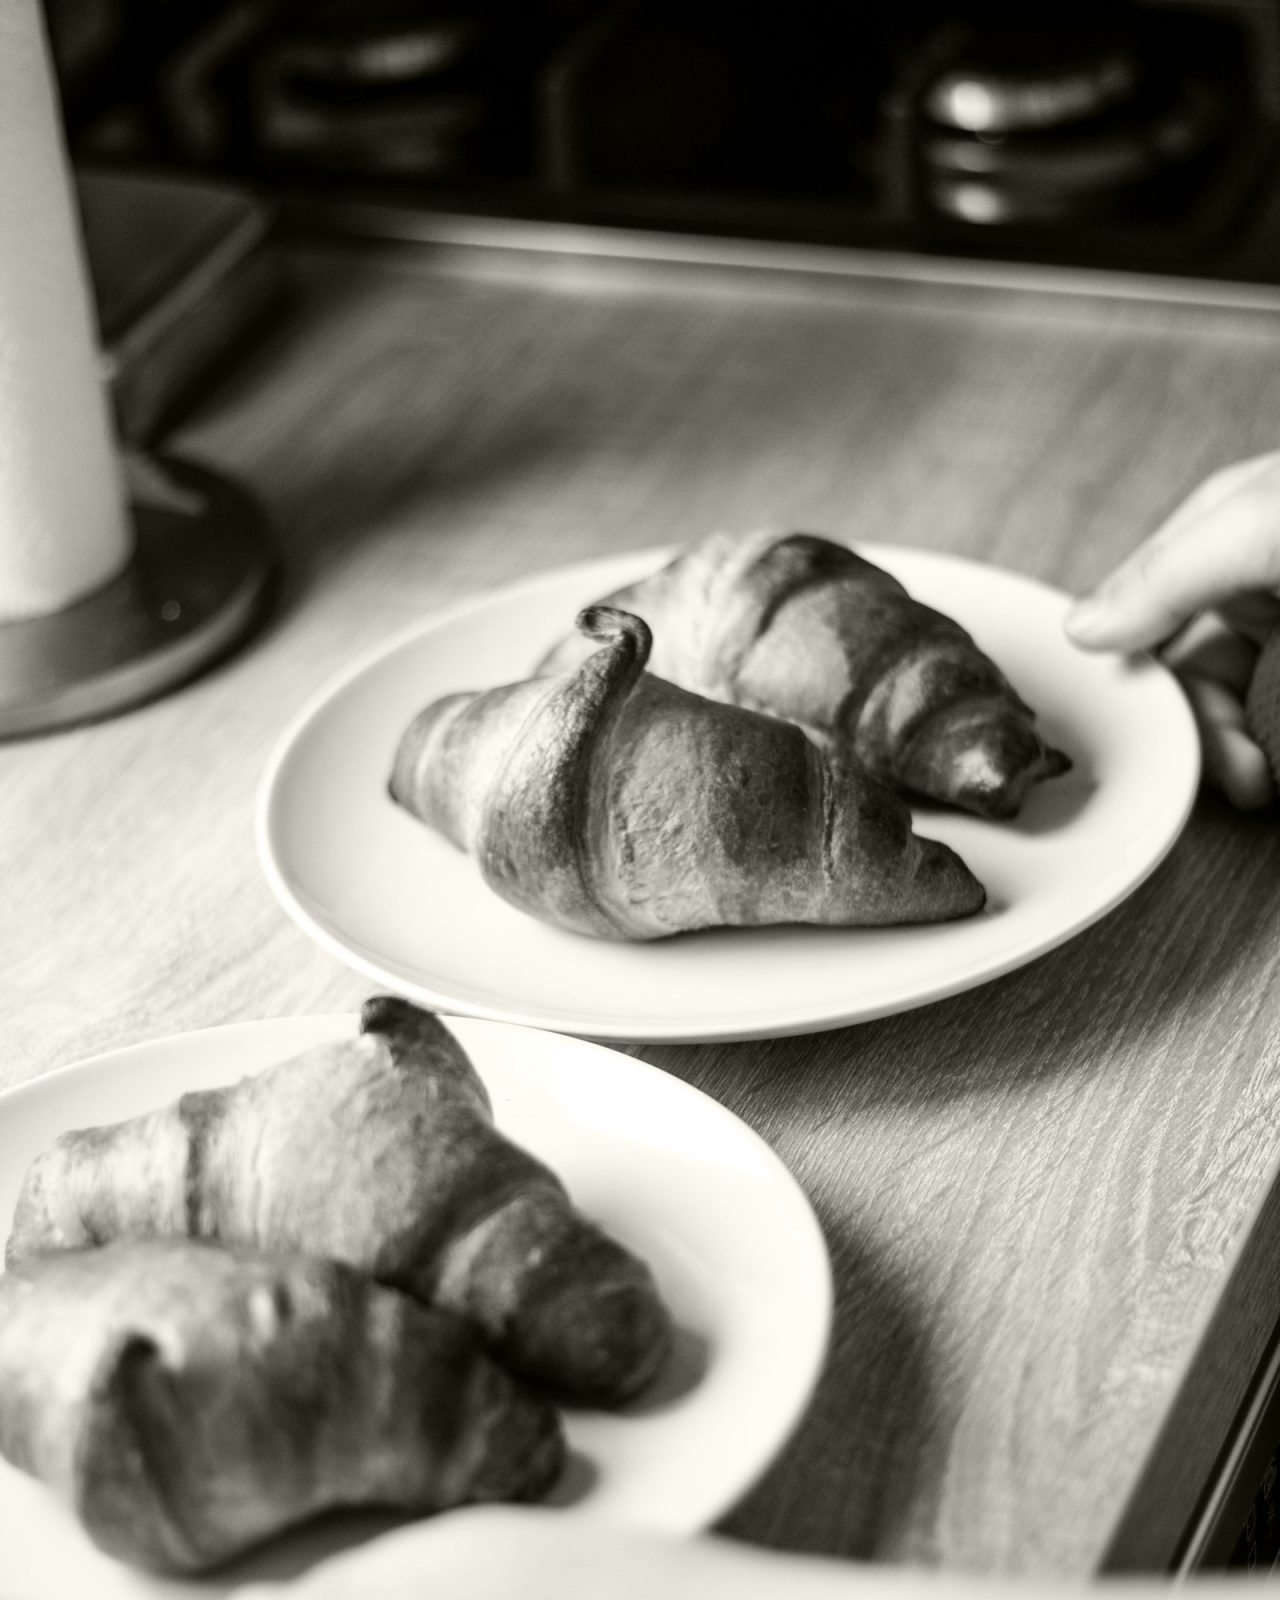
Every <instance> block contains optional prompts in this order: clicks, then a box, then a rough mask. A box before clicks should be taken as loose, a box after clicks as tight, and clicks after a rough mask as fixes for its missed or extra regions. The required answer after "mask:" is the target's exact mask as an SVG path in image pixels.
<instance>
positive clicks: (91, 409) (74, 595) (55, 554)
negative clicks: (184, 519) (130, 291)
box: [0, 0, 132, 621]
mask: <svg viewBox="0 0 1280 1600" xmlns="http://www.w3.org/2000/svg"><path fill="white" fill-rule="evenodd" d="M131 553H132V533H131V531H130V526H129V520H128V517H127V513H126V509H125V498H124V493H123V489H122V486H121V478H120V470H119V462H118V456H117V452H116V448H115V442H114V437H113V433H112V426H111V418H110V412H109V409H108V403H107V396H106V392H105V387H104V383H103V380H102V376H101V373H100V371H99V368H98V348H97V336H96V327H95V319H94V315H93V311H92V308H91V300H90V291H89V280H88V274H87V272H86V269H85V264H84V258H83V252H82V245H81V240H80V229H79V221H78V218H77V215H76V211H75V204H74V200H73V197H72V185H71V176H70V168H69V165H68V162H67V158H66V154H65V150H64V147H63V138H62V125H61V118H60V113H59V108H58V102H57V99H56V90H55V86H54V78H53V68H52V64H51V60H50V55H49V49H48V43H47V40H46V37H45V32H44V23H43V19H42V15H41V10H40V5H39V0H0V621H12V620H14V619H15V618H19V617H32V616H41V615H44V614H46V613H49V612H53V611H60V610H62V609H64V608H65V607H66V606H68V605H69V604H71V603H72V602H73V601H75V600H78V599H80V598H81V597H82V596H84V595H86V594H88V593H90V592H91V591H92V590H94V589H97V588H99V587H101V585H102V584H104V583H106V582H107V581H108V580H110V579H111V578H113V577H115V576H116V575H117V574H118V573H119V572H120V571H121V569H122V568H123V567H124V566H125V565H126V563H127V562H128V559H129V556H130V554H131Z"/></svg>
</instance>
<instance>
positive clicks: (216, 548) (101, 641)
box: [0, 456, 274, 738]
mask: <svg viewBox="0 0 1280 1600" xmlns="http://www.w3.org/2000/svg"><path fill="white" fill-rule="evenodd" d="M156 465H157V469H158V474H159V476H160V477H162V478H163V480H164V482H165V485H166V487H167V489H168V491H169V492H168V493H167V494H166V496H165V498H166V499H167V500H168V502H169V504H167V505H165V506H164V507H161V506H159V505H151V504H147V505H137V504H135V505H134V506H133V508H132V517H133V525H134V534H135V542H134V552H133V556H132V558H131V559H130V562H129V565H128V566H127V567H126V568H125V570H124V571H123V572H122V573H121V574H120V576H119V577H118V578H115V579H113V580H112V582H110V583H109V584H106V585H105V586H104V587H103V588H101V589H98V590H95V592H94V593H93V594H91V595H88V596H86V598H85V599H83V600H78V601H76V602H75V604H74V605H70V606H67V607H66V608H65V609H64V610H62V611H56V612H53V613H51V614H49V615H48V616H43V617H29V618H22V619H20V620H18V621H13V622H0V738H14V737H18V736H21V735H25V734H33V733H44V732H49V731H51V730H52V729H55V728H66V727H71V726H73V725H75V724H77V723H82V722H96V721H98V720H100V719H102V718H104V717H109V716H112V715H114V714H115V713H117V712H120V711H124V710H126V709H128V708H129V707H131V706H136V705H141V704H142V703H143V702H144V701H147V700H152V699H155V698H156V697H157V696H158V695H162V694H164V693H166V692H167V691H168V690H170V689H175V688H177V687H178V685H179V684H182V683H185V682H187V681H188V680H189V679H191V678H193V677H195V676H196V675H197V674H198V673H200V672H202V671H204V670H205V669H206V668H207V667H210V666H212V665H213V664H214V663H215V662H216V661H218V660H219V659H220V658H221V657H223V656H225V655H227V654H228V653H229V652H230V651H231V649H232V648H233V647H234V646H235V645H237V644H238V643H239V642H240V641H241V640H242V639H243V638H244V637H245V635H246V634H248V632H249V631H250V630H251V629H252V628H253V627H254V626H255V625H256V624H257V622H258V621H259V620H260V619H261V617H262V615H263V613H264V611H265V609H266V602H267V597H268V594H269V591H270V586H271V579H272V576H273V570H274V563H273V561H272V557H271V553H270V550H269V547H268V545H267V543H266V540H265V538H264V536H263V531H262V522H261V518H260V516H259V514H258V512H257V509H256V507H255V506H254V504H253V502H252V501H251V500H250V499H249V498H248V496H247V495H246V494H245V493H244V492H243V491H242V490H240V489H238V488H236V487H235V485H233V484H231V483H229V482H228V481H227V480H226V479H225V478H221V477H219V476H218V475H217V474H216V473H213V472H210V471H208V470H207V469H205V468H204V467H197V466H194V465H193V464H192V463H190V462H186V461H180V460H175V459H173V458H171V457H167V456H166V457H163V458H162V459H161V460H159V461H158V462H157V463H156Z"/></svg>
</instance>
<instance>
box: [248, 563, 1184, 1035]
mask: <svg viewBox="0 0 1280 1600" xmlns="http://www.w3.org/2000/svg"><path fill="white" fill-rule="evenodd" d="M837 542H841V543H845V544H847V546H848V547H849V548H850V549H853V550H855V551H856V552H857V553H859V554H862V555H864V556H865V557H866V559H868V560H871V561H874V562H877V564H879V563H880V562H884V561H887V562H890V563H891V562H892V560H893V558H895V557H902V558H904V559H905V560H907V561H908V562H911V561H914V560H917V559H918V560H922V561H924V562H925V563H926V564H937V565H940V566H942V567H943V568H947V567H958V568H962V569H965V570H966V571H967V572H969V573H970V574H972V575H974V576H975V577H977V578H978V579H979V581H981V580H983V579H985V578H988V577H994V578H995V579H996V580H997V581H999V582H1002V583H1013V584H1015V585H1021V586H1026V587H1027V588H1029V589H1032V590H1034V591H1036V592H1037V593H1038V594H1039V595H1040V596H1042V597H1043V598H1044V599H1045V600H1047V601H1049V602H1051V603H1052V604H1054V605H1058V606H1061V607H1062V609H1063V611H1064V612H1065V609H1066V607H1067V605H1068V604H1069V602H1070V596H1069V595H1067V593H1066V592H1065V591H1064V590H1062V589H1060V588H1057V587H1056V586H1055V585H1053V584H1050V583H1047V582H1046V581H1045V580H1044V579H1042V578H1038V577H1035V576H1032V575H1031V574H1028V573H1025V572H1021V571H1018V570H1016V569H1014V568H1009V567H1002V566H999V565H997V564H996V563H994V562H989V561H982V560H978V559H976V558H974V557H972V556H967V555H959V554H955V553H953V552H951V551H943V550H934V549H931V548H929V547H926V546H922V545H908V544H893V543H889V542H886V541H874V540H863V539H842V540H838V541H837ZM681 548H682V546H679V545H672V544H667V545H656V546H645V547H637V548H633V549H629V550H625V551H616V552H611V553H608V554H605V555H602V556H592V557H588V558H586V559H584V560H580V561H573V562H568V563H566V564H564V565H562V566H559V567H555V568H552V569H550V570H540V571H537V572H534V573H531V574H528V575H526V576H525V577H522V578H516V579H513V580H511V581H509V582H505V583H500V584H495V585H493V586H491V587H490V588H488V589H485V590H482V591H480V592H479V593H476V594H471V595H467V596H464V597H463V598H461V599H460V600H456V601H454V602H453V603H451V604H450V605H447V606H445V607H442V608H441V609H439V610H436V611H431V612H429V613H428V614H427V615H425V616H423V617H419V618H417V619H416V620H415V621H414V622H412V623H410V624H408V625H407V626H405V627H404V628H402V629H399V630H397V631H396V633H395V634H393V635H392V636H391V637H390V638H389V639H387V640H384V641H383V642H381V643H379V644H377V645H374V646H371V647H370V648H369V649H367V650H365V651H362V652H361V653H360V654H359V655H357V656H356V657H355V658H354V659H353V660H352V661H350V662H348V663H347V664H346V665H345V666H344V667H342V668H340V669H339V670H338V671H336V672H335V673H333V674H331V676H330V677H329V678H328V679H327V680H326V681H325V682H324V683H323V684H321V685H320V687H319V688H318V689H316V690H314V691H313V692H312V693H311V694H310V695H309V696H308V697H307V698H306V700H305V701H304V703H303V704H302V706H301V707H300V708H299V709H298V710H297V711H296V712H295V714H294V715H293V716H292V717H291V718H290V719H289V721H288V722H287V723H286V724H285V727H284V728H283V730H282V731H281V733H280V734H279V735H278V736H277V739H276V742H275V744H274V745H273V747H272V749H271V751H270V753H269V756H268V759H267V762H266V764H265V766H264V769H263V772H262V774H261V777H260V779H259V783H258V788H257V793H256V796H255V801H254V822H253V832H254V841H255V847H256V853H257V856H258V860H259V864H260V866H261V869H262V871H263V873H264V876H265V877H266V879H267V883H268V885H269V887H270V889H271V892H272V894H273V895H274V896H275V897H276V899H277V901H278V903H279V904H280V905H281V907H282V909H283V910H284V911H285V912H286V914H287V915H288V916H289V917H290V918H291V919H292V920H293V922H294V923H295V924H296V925H297V926H298V927H299V928H301V930H302V931H303V932H304V933H306V934H307V936H308V937H309V938H311V939H312V940H313V941H314V942H316V943H317V944H318V945H319V946H320V947H321V948H322V949H324V950H326V951H327V952H328V953H329V954H330V955H332V956H334V957H335V958H336V959H337V960H339V961H340V962H342V963H343V964H344V965H345V966H348V967H350V968H352V969H353V970H355V971H357V972H359V973H361V974H362V975H363V976H364V977H367V978H369V979H371V980H372V981H374V982H378V983H382V984H385V985H386V986H387V987H389V988H393V989H395V990H396V991H397V992H398V993H400V994H403V995H405V996H406V997H407V998H409V999H412V1000H414V1001H416V1002H417V1003H419V1004H421V1005H424V1006H428V1007H430V1008H431V1009H433V1010H437V1011H440V1012H442V1013H444V1014H446V1015H451V1016H453V1015H456V1016H470V1017H475V1018H478V1019H481V1020H485V1021H493V1022H510V1023H514V1024H516V1025H517V1026H525V1027H533V1028H537V1029H541V1030H545V1031H551V1032H560V1033H565V1034H569V1035H572V1036H574V1037H578V1038H583V1039H588V1040H591V1039H595V1040H606V1041H625V1040H646V1041H651V1042H654V1043H666V1044H696V1043H734V1042H740V1041H746V1040H756V1039H772V1038H787V1037H794V1036H796V1035H799V1034H804V1033H814V1032H826V1031H831V1030H834V1029H838V1028H844V1027H850V1026H856V1025H857V1024H858V1023H861V1022H872V1021H875V1020H877V1019H880V1018H883V1017H887V1016H894V1015H897V1014H900V1013H904V1012H907V1011H912V1010H916V1009H920V1008H922V1007H924V1006H928V1005H933V1004H934V1003H936V1002H938V1001H941V1000H946V999H950V998H952V997H954V996H955V995H958V994H963V993H966V992H968V991H969V990H971V989H975V988H978V987H981V986H982V985H983V984H985V983H988V982H991V981H994V980H995V979H997V978H1001V977H1005V976H1007V975H1008V974H1009V973H1010V972H1014V971H1017V970H1019V969H1020V968H1021V967H1023V966H1026V965H1029V964H1030V963H1031V962H1033V961H1035V960H1038V959H1039V958H1040V957H1041V956H1044V955H1047V954H1049V953H1050V952H1051V951H1052V950H1055V949H1058V948H1059V947H1061V946H1062V945H1063V944H1066V943H1067V942H1068V941H1070V940H1071V939H1073V938H1075V937H1076V936H1077V935H1078V934H1081V933H1083V932H1085V931H1086V930H1087V929H1088V928H1090V927H1092V926H1093V925H1094V924H1095V923H1097V922H1100V921H1101V920H1102V919H1103V918H1104V917H1106V916H1108V915H1109V914H1110V913H1111V912H1112V911H1114V910H1115V909H1116V907H1117V906H1119V905H1121V904H1122V903H1123V902H1124V901H1125V900H1126V899H1128V898H1129V896H1130V895H1132V894H1133V893H1134V892H1135V891H1136V890H1137V889H1138V888H1140V887H1141V886H1142V884H1143V883H1145V882H1146V881H1147V879H1148V878H1150V877H1151V875H1152V874H1153V873H1154V872H1155V871H1156V870H1157V868H1158V867H1159V866H1160V865H1161V863H1162V862H1163V861H1164V860H1165V858H1166V857H1167V856H1168V854H1169V852H1170V851H1171V850H1172V849H1173V847H1174V845H1175V844H1176V843H1177V842H1178V839H1179V838H1180V837H1181V835H1182V833H1183V831H1184V829H1185V827H1186V825H1187V822H1188V820H1189V818H1190V816H1191V812H1192V810H1193V808H1194V805H1195V801H1196V796H1197V793H1198V790H1199V786H1200V780H1201V770H1202V758H1201V750H1200V741H1199V735H1198V732H1197V730H1196V725H1195V719H1194V716H1193V714H1192V711H1191V708H1190V706H1189V704H1188V703H1187V700H1186V696H1185V694H1184V693H1183V692H1182V690H1181V686H1180V685H1179V684H1178V682H1177V679H1176V677H1175V676H1174V674H1173V673H1172V672H1171V671H1170V670H1169V669H1168V667H1166V666H1165V664H1164V663H1163V662H1161V661H1159V660H1158V659H1157V657H1156V656H1155V655H1154V654H1152V653H1151V652H1149V651H1137V652H1133V653H1131V654H1129V655H1127V656H1125V657H1124V658H1123V659H1125V660H1126V661H1127V662H1128V663H1129V665H1130V666H1131V667H1134V668H1136V669H1137V670H1139V671H1142V672H1144V673H1147V674H1149V675H1152V676H1153V678H1154V680H1155V681H1159V682H1163V683H1165V684H1167V686H1168V687H1169V688H1170V689H1171V691H1172V695H1171V698H1170V702H1169V704H1170V707H1171V708H1173V707H1174V706H1175V705H1176V707H1177V708H1178V714H1179V716H1180V721H1181V728H1182V747H1181V753H1182V755H1183V758H1184V761H1185V767H1184V777H1185V782H1184V786H1183V789H1182V793H1181V797H1180V803H1179V805H1178V806H1177V808H1176V809H1175V811H1174V812H1173V813H1172V815H1171V818H1170V821H1169V824H1168V825H1167V828H1166V833H1165V837H1164V838H1163V839H1162V840H1161V843H1160V846H1159V848H1158V849H1156V850H1154V851H1153V852H1152V853H1151V854H1150V856H1149V857H1148V859H1147V860H1146V862H1145V863H1144V865H1143V867H1142V870H1141V871H1140V872H1139V873H1137V874H1136V875H1125V876H1123V877H1122V878H1120V879H1118V880H1117V882H1116V883H1115V884H1114V886H1113V887H1112V889H1111V890H1110V892H1109V893H1107V894H1105V895H1104V896H1102V897H1101V898H1099V899H1098V900H1097V901H1095V902H1094V903H1092V904H1091V905H1090V907H1089V909H1088V911H1087V912H1086V913H1085V914H1083V915H1077V916H1075V917H1073V918H1070V919H1068V921H1069V926H1067V927H1065V928H1059V929H1055V930H1052V931H1051V932H1050V933H1049V934H1048V935H1046V936H1041V937H1037V938H1034V939H1032V940H1030V941H1026V940H1023V941H1022V942H1020V943H1017V944H1014V945H1012V946H1010V947H1009V949H1008V950H1007V951H1005V952H1004V953H1003V954H1002V955H1001V956H1000V957H998V958H994V959H993V958H990V957H984V958H980V959H978V960H977V961H976V962H972V963H966V964H961V965H960V966H958V967H957V968H956V969H955V970H954V971H953V972H951V973H950V974H949V975H948V976H947V977H946V978H944V979H942V980H938V981H935V982H934V983H933V984H932V985H931V986H930V988H929V991H928V993H927V994H926V995H924V996H922V997H904V996H903V995H901V994H899V993H894V994H890V995H886V996H884V997H883V998H881V999H880V1000H879V1001H872V1002H869V1003H867V1002H861V1003H859V1004H857V1005H856V1006H853V1007H850V1006H848V1005H844V1006H840V1005H838V1004H831V1005H829V1006H827V1007H826V1008H825V1009H824V1010H823V1011H822V1012H818V1010H817V1008H815V1007H814V1006H812V1005H806V1004H800V1005H798V1006H797V1007H795V1008H794V1009H792V1010H790V1011H788V1010H786V1009H785V1008H781V1009H779V1010H775V1011H774V1012H773V1013H772V1014H771V1016H770V1019H769V1020H768V1021H767V1022H764V1021H762V1022H758V1023H749V1024H747V1025H739V1024H735V1023H734V1022H732V1021H730V1020H729V1019H728V1018H725V1019H724V1020H723V1022H721V1023H714V1022H702V1021H697V1020H695V1019H689V1018H683V1019H682V1018H672V1017H662V1018H658V1019H655V1018H653V1017H648V1018H639V1017H635V1016H626V1017H615V1016H612V1015H596V1014H587V1013H584V1012H581V1011H576V1012H575V1011H572V1010H565V1009H563V1008H560V1009H555V1008H548V1009H546V1010H544V1011H539V1012H538V1013H536V1014H535V1013H533V1012H531V1011H530V1010H529V1009H528V1008H527V1007H522V1006H521V1005H519V1004H515V1005H503V1004H491V1003H489V1002H487V1001H485V1000H483V999H480V998H475V997H469V998H460V997H459V996H458V995H456V994H452V993H449V992H448V991H447V989H438V988H433V987H432V986H431V985H430V984H428V983H424V982H421V981H419V980H417V979H415V978H413V977H406V976H404V975H402V974H401V973H399V972H398V971H395V970H394V966H395V963H394V962H389V963H388V964H380V963H379V961H378V960H377V959H375V958H372V957H370V956H367V955H366V954H365V953H364V952H363V951H362V950H360V949H359V948H356V947H355V946H354V945H353V944H352V943H349V942H347V941H344V940H343V939H342V938H340V937H339V936H338V935H337V934H336V933H334V932H333V931H332V930H331V929H329V928H328V927H327V926H326V925H325V923H324V922H323V921H322V920H321V919H320V918H319V917H318V916H316V915H315V914H314V913H313V912H312V911H311V909H310V908H309V907H308V906H307V905H306V903H305V901H304V900H303V899H302V898H301V897H300V896H299V895H298V894H297V893H295V891H294V889H293V887H292V885H291V884H290V883H289V881H288V878H287V877H286V875H285V873H284V871H283V869H282V867H281V865H280V863H279V861H278V860H277V857H276V852H275V850H274V848H273V843H272V831H271V810H272V802H273V799H274V796H275V794H276V792H277V787H278V785H279V782H280V776H281V773H282V771H283V769H284V767H285V765H286V763H287V762H288V760H289V757H290V755H291V754H292V752H293V750H294V748H295V746H296V745H297V743H298V741H299V740H300V738H301V736H302V734H303V732H304V731H305V730H306V728H307V727H308V726H309V725H310V724H311V723H312V722H313V721H315V720H316V719H317V718H318V717H319V716H320V714H321V713H322V712H323V711H324V710H325V709H326V708H327V707H328V706H329V705H330V703H331V702H333V701H334V700H336V699H337V698H338V697H339V696H340V695H342V694H343V693H344V692H345V691H346V690H347V689H349V688H350V687H351V685H352V684H353V683H355V682H356V681H357V680H359V679H360V678H362V677H364V676H365V675H366V674H367V673H369V672H372V671H374V670H375V669H377V668H378V667H379V666H381V665H382V664H383V663H384V662H385V661H387V660H389V659H390V658H392V657H393V656H395V655H397V654H399V653H400V652H402V651H404V650H407V649H409V648H411V647H412V646H413V645H414V644H415V643H416V642H418V641H419V640H420V639H423V638H425V637H427V636H430V635H432V634H434V633H436V632H438V631H440V630H442V629H445V628H448V627H451V626H454V625H456V624H457V623H459V622H464V621H465V620H466V619H467V617H469V616H472V615H475V614H476V613H483V612H485V611H487V610H488V609H489V608H490V607H491V606H493V605H494V604H502V603H504V602H507V601H510V600H511V599H513V598H516V597H523V596H533V595H536V594H537V593H538V592H539V591H540V590H541V589H543V588H557V587H559V586H561V585H563V584H566V583H568V584H572V583H573V582H574V581H576V580H577V578H578V577H579V575H581V576H582V578H583V579H584V581H585V579H586V577H587V575H588V574H590V573H591V572H592V571H595V570H599V569H604V568H616V569H618V570H619V571H620V572H622V571H625V570H626V569H628V568H634V570H635V575H636V576H640V575H643V573H644V572H645V571H646V570H657V566H658V565H659V564H660V563H662V562H663V561H664V560H667V559H670V557H671V556H672V555H673V554H674V553H676V552H677V551H678V550H679V549H681ZM650 563H652V567H651V568H650V565H649V564H650ZM621 581H624V582H626V581H634V578H632V579H627V578H625V577H624V578H623V579H622V580H621Z"/></svg>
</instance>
